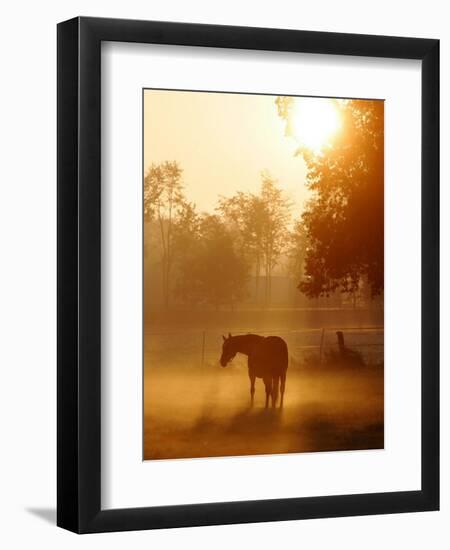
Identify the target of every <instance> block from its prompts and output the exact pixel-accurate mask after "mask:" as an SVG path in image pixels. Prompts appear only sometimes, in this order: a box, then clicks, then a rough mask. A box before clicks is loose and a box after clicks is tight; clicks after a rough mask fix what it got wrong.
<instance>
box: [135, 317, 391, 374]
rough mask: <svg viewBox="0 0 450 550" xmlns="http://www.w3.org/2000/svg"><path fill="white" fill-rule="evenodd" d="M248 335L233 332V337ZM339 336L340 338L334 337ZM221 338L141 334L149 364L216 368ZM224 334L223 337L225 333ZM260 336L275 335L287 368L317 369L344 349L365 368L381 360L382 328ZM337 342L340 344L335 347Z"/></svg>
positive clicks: (218, 334) (208, 333) (215, 334)
mask: <svg viewBox="0 0 450 550" xmlns="http://www.w3.org/2000/svg"><path fill="white" fill-rule="evenodd" d="M248 332H251V331H249V330H246V329H235V330H234V331H233V335H235V334H246V333H248ZM338 333H341V335H342V336H341V337H338ZM222 334H224V332H223V331H222V330H219V329H215V328H211V329H204V330H199V329H189V330H184V329H183V330H173V331H161V332H156V331H155V332H153V331H149V332H146V333H145V354H146V359H148V360H150V361H151V362H152V363H154V362H160V363H167V362H170V363H171V364H181V363H183V364H185V363H186V362H189V364H191V365H193V366H197V365H202V366H207V365H210V364H213V365H216V364H217V362H218V360H219V357H220V354H221V351H222V342H223V340H222ZM225 334H226V333H225ZM258 334H261V335H262V336H267V335H269V334H271V335H277V336H280V337H281V338H283V339H284V340H285V341H286V343H287V345H288V349H289V356H290V362H291V365H293V366H295V365H306V364H311V365H320V364H324V363H326V362H327V361H328V360H329V358H330V356H331V355H333V354H339V353H342V345H344V346H345V349H347V350H351V351H352V352H356V353H357V354H358V355H359V356H360V357H361V358H362V360H363V362H364V363H365V364H369V365H370V364H377V363H380V362H382V361H383V358H384V328H383V327H382V326H364V327H333V328H330V327H327V328H312V329H299V330H288V329H283V328H280V329H271V330H267V331H264V330H258ZM339 338H340V339H341V344H339Z"/></svg>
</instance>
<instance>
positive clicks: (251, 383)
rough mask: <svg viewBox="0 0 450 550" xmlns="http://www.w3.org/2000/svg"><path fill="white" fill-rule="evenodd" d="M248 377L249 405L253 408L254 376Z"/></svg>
mask: <svg viewBox="0 0 450 550" xmlns="http://www.w3.org/2000/svg"><path fill="white" fill-rule="evenodd" d="M248 376H249V378H250V404H251V406H252V407H253V400H254V397H255V378H256V377H255V375H254V374H250V373H249V375H248Z"/></svg>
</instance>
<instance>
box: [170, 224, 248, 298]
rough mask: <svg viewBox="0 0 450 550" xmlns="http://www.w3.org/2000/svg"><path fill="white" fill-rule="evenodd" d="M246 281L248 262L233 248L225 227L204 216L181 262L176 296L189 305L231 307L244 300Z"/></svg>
mask: <svg viewBox="0 0 450 550" xmlns="http://www.w3.org/2000/svg"><path fill="white" fill-rule="evenodd" d="M247 278H248V266H247V263H246V262H245V259H244V258H243V257H242V256H240V255H239V254H238V253H237V252H236V250H235V249H234V247H233V238H232V235H231V234H230V232H229V230H228V229H227V227H226V225H225V224H224V223H223V221H221V220H220V218H219V217H218V216H216V215H208V214H205V215H203V216H202V218H201V219H200V220H199V224H198V232H197V234H196V238H195V242H193V243H191V246H190V249H189V253H187V254H186V255H185V256H184V257H182V258H181V261H180V266H179V272H178V280H177V284H176V292H177V294H178V296H180V297H181V298H182V300H183V301H185V302H187V303H190V304H191V305H194V304H202V303H203V304H208V305H212V306H213V307H215V308H216V309H219V307H220V306H222V305H225V304H228V305H230V306H231V307H232V308H233V307H234V305H235V304H236V302H239V301H240V300H242V298H243V297H244V294H245V288H246V283H247Z"/></svg>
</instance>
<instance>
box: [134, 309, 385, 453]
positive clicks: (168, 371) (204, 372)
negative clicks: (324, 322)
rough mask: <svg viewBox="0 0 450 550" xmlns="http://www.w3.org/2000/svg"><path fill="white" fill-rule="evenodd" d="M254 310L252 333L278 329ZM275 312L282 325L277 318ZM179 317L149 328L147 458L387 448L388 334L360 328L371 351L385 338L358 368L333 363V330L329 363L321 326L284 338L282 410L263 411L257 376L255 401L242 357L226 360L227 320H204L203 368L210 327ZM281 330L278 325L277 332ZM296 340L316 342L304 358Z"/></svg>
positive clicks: (147, 332) (147, 341) (262, 394)
mask: <svg viewBox="0 0 450 550" xmlns="http://www.w3.org/2000/svg"><path fill="white" fill-rule="evenodd" d="M235 316H237V317H238V316H239V315H238V313H236V314H235ZM256 316H257V315H256V314H254V315H253V317H254V319H253V321H254V324H255V325H256V328H255V332H258V331H263V330H264V331H271V329H270V325H269V323H263V324H261V321H259V322H258V321H257V320H256V319H255V317H256ZM274 318H275V319H276V321H277V323H276V324H277V325H280V317H279V316H274ZM249 320H250V318H249V319H247V321H249ZM202 321H203V320H202ZM179 323H180V325H185V326H184V327H181V326H179V327H178V328H174V324H173V323H172V322H170V323H169V324H168V325H167V326H165V325H164V324H159V325H158V326H157V327H156V326H155V325H153V324H149V323H147V325H146V337H145V361H144V365H145V366H144V411H143V412H144V434H143V436H144V437H143V439H144V459H146V460H148V459H168V458H169V459H170V458H191V457H192V458H193V457H208V456H209V457H213V456H239V455H258V454H278V453H299V452H318V451H337V450H357V449H379V448H383V445H384V374H383V362H382V351H383V350H382V343H383V337H382V332H381V336H380V333H374V332H372V331H367V334H366V332H364V333H363V332H361V334H364V342H366V343H367V346H368V347H367V350H371V349H373V346H372V347H370V344H371V343H372V344H373V343H374V342H378V344H377V349H378V356H379V357H381V360H380V359H379V358H378V359H377V360H376V361H367V363H368V364H364V365H358V366H357V365H351V364H345V363H343V362H342V361H340V362H335V361H334V360H333V357H334V356H335V354H336V352H335V351H334V350H335V346H334V342H335V336H334V334H335V333H334V331H333V330H330V331H329V333H327V334H328V336H327V337H328V338H329V341H328V343H327V347H326V349H325V350H324V354H323V359H322V362H320V360H319V354H318V350H317V349H316V348H315V347H314V346H315V344H316V343H317V339H318V337H319V335H320V329H310V330H309V331H304V332H302V331H301V330H300V329H299V332H298V333H297V332H296V331H295V330H293V329H292V330H291V332H290V333H289V334H288V333H287V332H286V333H285V334H280V335H281V336H282V337H286V340H287V341H288V345H289V348H290V349H289V352H290V356H291V357H290V365H289V368H288V373H287V382H286V395H285V401H284V407H283V408H282V409H280V408H279V407H277V408H274V409H272V408H270V407H269V408H268V409H265V408H264V401H265V393H264V385H263V382H262V380H260V379H257V382H256V394H255V403H254V406H253V407H250V393H249V380H248V374H247V359H246V357H245V356H241V355H237V356H236V357H235V359H234V360H233V362H232V363H231V364H229V365H228V366H227V367H225V368H222V367H221V366H220V365H219V362H218V359H219V356H220V352H221V332H222V331H221V329H220V328H219V326H218V325H220V324H221V323H219V321H217V322H214V321H213V320H211V322H210V323H208V324H207V327H208V331H206V335H207V339H206V349H205V353H204V357H203V364H202V356H201V347H200V346H201V337H202V334H203V331H202V330H199V327H200V326H204V324H203V323H201V324H199V323H197V322H194V321H193V320H192V319H191V322H190V323H189V319H186V318H185V319H180V320H179ZM319 324H320V323H319ZM332 324H333V323H331V325H332ZM351 324H352V323H349V326H350V325H351ZM353 324H354V323H353ZM186 325H189V327H190V331H189V330H188V331H187V330H186V329H187V326H186ZM258 325H259V326H258ZM297 326H298V325H297ZM169 327H171V329H170V330H169ZM291 327H292V325H291ZM235 328H236V327H235ZM277 330H279V327H278V329H277V327H275V326H274V327H273V331H272V332H273V334H277V332H276V331H277ZM157 331H159V332H157ZM349 334H350V333H349ZM350 341H353V342H356V339H355V338H354V339H353V340H350ZM297 342H298V344H300V343H302V342H303V343H304V342H306V344H307V346H306V347H307V348H308V346H309V344H311V345H310V349H307V350H306V353H305V354H303V355H301V354H300V348H298V349H297V348H296V346H297ZM333 346H334V347H333ZM380 346H381V349H380ZM362 349H363V351H364V355H365V348H362ZM380 352H381V355H380ZM333 353H334V355H333ZM368 357H370V356H368Z"/></svg>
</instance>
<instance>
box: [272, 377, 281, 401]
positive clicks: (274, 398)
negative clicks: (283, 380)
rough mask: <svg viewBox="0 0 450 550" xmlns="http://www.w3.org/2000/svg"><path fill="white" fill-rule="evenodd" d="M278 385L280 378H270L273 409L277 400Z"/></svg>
mask: <svg viewBox="0 0 450 550" xmlns="http://www.w3.org/2000/svg"><path fill="white" fill-rule="evenodd" d="M279 383H280V377H279V376H274V377H273V378H272V407H275V405H276V404H277V399H278V385H279Z"/></svg>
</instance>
